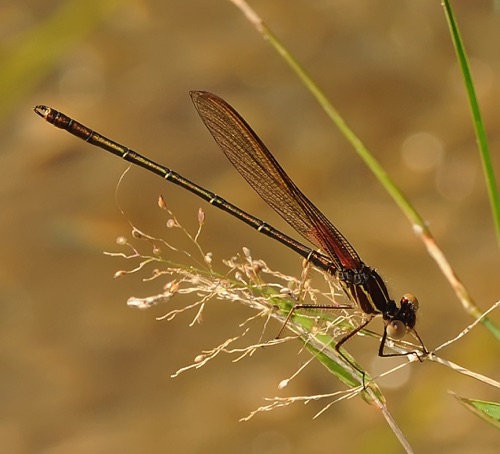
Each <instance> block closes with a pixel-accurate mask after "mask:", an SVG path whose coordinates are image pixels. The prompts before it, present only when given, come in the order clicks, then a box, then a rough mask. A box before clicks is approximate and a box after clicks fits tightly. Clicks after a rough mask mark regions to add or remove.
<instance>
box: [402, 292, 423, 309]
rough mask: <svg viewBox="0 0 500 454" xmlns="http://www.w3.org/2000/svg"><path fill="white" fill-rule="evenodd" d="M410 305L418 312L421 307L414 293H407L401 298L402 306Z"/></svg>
mask: <svg viewBox="0 0 500 454" xmlns="http://www.w3.org/2000/svg"><path fill="white" fill-rule="evenodd" d="M403 303H410V304H411V305H412V306H413V309H414V310H415V311H416V310H417V309H418V307H419V302H418V299H417V297H416V296H415V295H413V294H412V293H405V294H404V295H403V297H402V298H401V304H403Z"/></svg>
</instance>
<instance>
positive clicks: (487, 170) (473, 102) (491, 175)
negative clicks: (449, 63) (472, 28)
mask: <svg viewBox="0 0 500 454" xmlns="http://www.w3.org/2000/svg"><path fill="white" fill-rule="evenodd" d="M443 8H444V11H445V15H446V19H447V21H448V25H449V27H450V34H451V39H452V41H453V45H454V46H455V51H456V53H457V59H458V63H459V65H460V70H461V72H462V76H463V78H464V85H465V89H466V91H467V97H468V99H469V106H470V110H471V115H472V123H473V125H474V131H475V134H476V140H477V144H478V146H479V153H480V155H481V160H482V163H483V171H484V179H485V181H486V187H487V190H488V195H489V198H490V205H491V211H492V214H493V223H494V225H495V230H496V235H497V241H498V245H499V246H500V199H499V195H498V190H497V184H496V180H495V172H494V170H493V163H492V160H491V154H490V150H489V147H488V140H487V137H486V131H485V128H484V122H483V120H482V117H481V111H480V109H479V103H478V101H477V96H476V91H475V89H474V82H473V81H472V75H471V71H470V67H469V62H468V59H467V54H466V52H465V47H464V45H463V42H462V38H461V36H460V31H459V28H458V24H457V22H456V20H455V16H454V14H453V10H452V8H451V5H450V2H449V1H448V0H444V1H443Z"/></svg>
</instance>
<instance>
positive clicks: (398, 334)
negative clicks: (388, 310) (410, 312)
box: [386, 320, 406, 339]
mask: <svg viewBox="0 0 500 454" xmlns="http://www.w3.org/2000/svg"><path fill="white" fill-rule="evenodd" d="M386 332H387V335H388V336H389V337H392V338H393V339H402V338H403V337H404V335H405V334H406V326H405V324H404V323H403V322H402V321H401V320H392V321H391V322H389V323H388V324H387V327H386Z"/></svg>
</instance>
